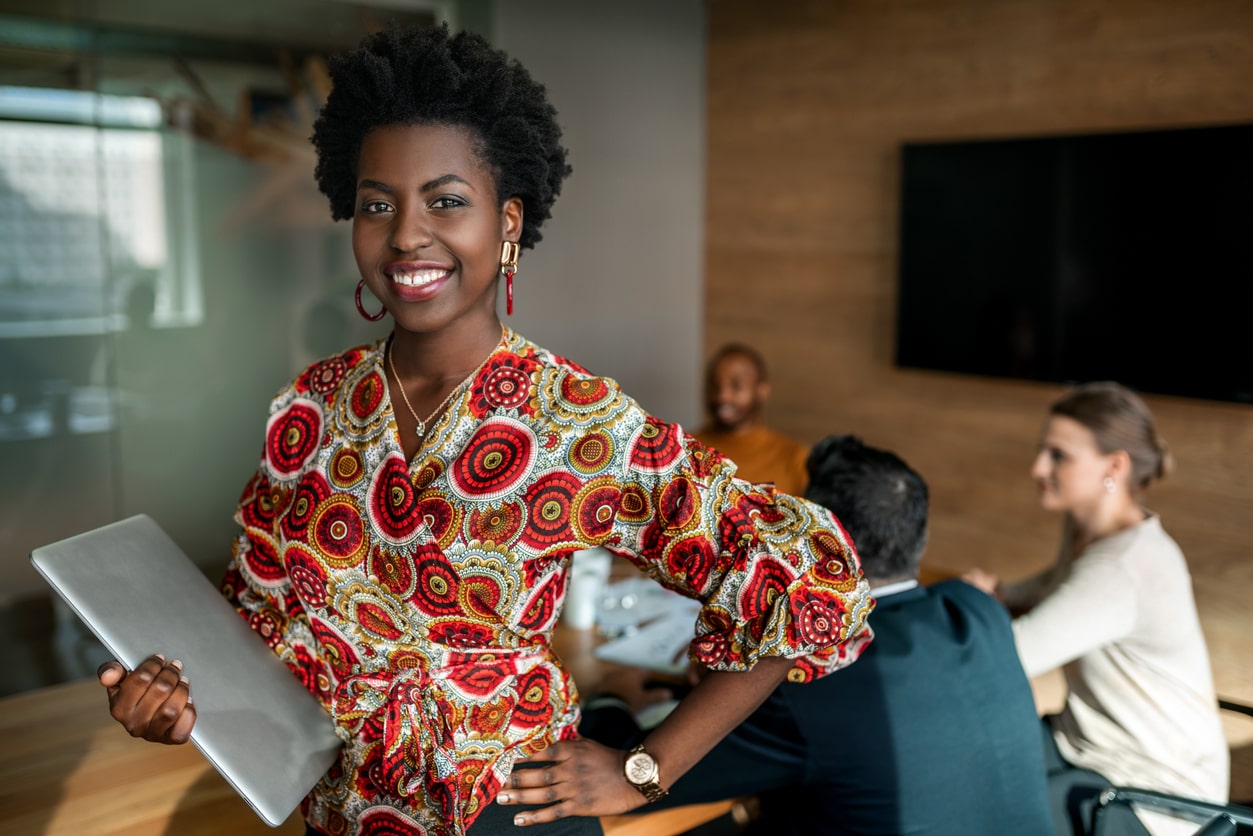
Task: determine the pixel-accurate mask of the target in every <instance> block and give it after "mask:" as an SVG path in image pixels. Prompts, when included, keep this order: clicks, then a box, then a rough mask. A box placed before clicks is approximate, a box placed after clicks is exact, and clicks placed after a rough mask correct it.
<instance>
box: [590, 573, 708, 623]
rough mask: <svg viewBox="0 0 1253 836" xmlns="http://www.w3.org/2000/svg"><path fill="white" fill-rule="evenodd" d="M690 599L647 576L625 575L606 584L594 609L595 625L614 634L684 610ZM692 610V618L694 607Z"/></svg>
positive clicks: (686, 608) (687, 608)
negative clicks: (598, 603) (595, 609)
mask: <svg viewBox="0 0 1253 836" xmlns="http://www.w3.org/2000/svg"><path fill="white" fill-rule="evenodd" d="M691 603H692V599H691V598H686V597H684V596H682V595H680V594H679V593H677V592H675V591H674V590H672V589H666V588H665V587H664V586H662V585H661V584H659V583H657V582H656V581H654V580H652V579H650V578H625V579H623V580H620V581H615V582H614V583H611V584H609V585H608V586H607V587H605V591H604V593H603V594H602V596H601V600H600V606H599V607H598V608H597V611H596V626H598V627H599V628H600V629H601V630H602V631H604V632H605V633H607V634H609V635H615V634H618V633H622V632H624V631H627V630H630V629H632V628H635V627H639V626H640V625H642V624H644V623H645V622H648V621H652V620H653V619H656V618H662V617H664V616H667V615H669V614H671V613H677V612H684V613H686V612H688V611H689V607H690V605H691ZM698 609H699V606H698ZM691 612H692V614H693V618H695V612H696V610H691ZM688 632H691V631H690V630H689V631H688ZM689 638H690V637H689Z"/></svg>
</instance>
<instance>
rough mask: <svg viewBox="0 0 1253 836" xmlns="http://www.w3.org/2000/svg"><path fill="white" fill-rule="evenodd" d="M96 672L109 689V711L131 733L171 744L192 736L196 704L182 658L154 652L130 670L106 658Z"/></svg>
mask: <svg viewBox="0 0 1253 836" xmlns="http://www.w3.org/2000/svg"><path fill="white" fill-rule="evenodd" d="M96 676H97V677H99V679H100V684H101V685H103V686H104V687H105V689H106V690H107V691H108V692H109V713H110V714H111V715H113V719H114V720H117V721H118V722H119V723H121V724H122V725H123V726H124V727H125V728H126V731H127V732H129V733H130V735H131V737H142V738H143V739H144V740H151V741H152V742H154V743H170V744H181V743H186V742H187V741H188V740H189V739H190V738H191V729H192V726H193V725H195V723H196V707H195V706H194V705H193V704H192V701H191V683H190V682H189V681H188V680H187V677H185V676H183V664H182V662H180V661H178V660H177V659H174V660H172V661H169V662H167V661H166V660H165V657H163V656H161V655H160V654H154V655H152V656H149V657H148V658H147V659H145V660H144V661H143V662H141V663H140V664H139V666H138V667H137V668H135V670H133V671H129V672H128V671H127V670H126V668H125V667H123V666H122V663H121V662H116V661H115V662H105V663H104V664H103V665H101V666H100V669H99V670H98V671H96Z"/></svg>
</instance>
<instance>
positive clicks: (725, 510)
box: [606, 416, 874, 682]
mask: <svg viewBox="0 0 1253 836" xmlns="http://www.w3.org/2000/svg"><path fill="white" fill-rule="evenodd" d="M622 485H623V492H622V496H621V499H620V502H619V506H618V513H617V516H616V519H615V532H614V534H615V536H614V537H613V538H611V540H610V541H609V542H607V543H606V546H607V547H608V548H610V549H612V550H614V551H617V552H618V553H620V554H623V555H625V556H626V557H627V558H628V559H630V560H631V561H632V562H634V563H635V564H636V565H637V566H638V567H639V568H640V569H642V570H643V571H644V572H646V573H648V574H649V575H651V576H652V577H654V578H655V579H656V580H658V581H659V582H661V583H662V584H663V585H665V586H666V587H669V588H670V589H674V590H676V591H678V592H680V593H682V594H684V595H687V596H689V597H693V598H698V599H699V600H701V601H702V602H703V603H704V606H703V607H702V609H701V611H700V615H699V617H698V619H697V623H696V635H695V638H694V639H693V641H692V643H691V650H690V655H691V658H693V659H695V660H696V661H698V662H700V663H701V664H703V665H705V666H707V667H709V668H712V669H714V670H745V669H748V668H751V667H752V666H753V665H754V664H755V662H756V661H757V659H759V658H761V657H771V656H780V657H785V658H789V659H792V660H794V662H795V664H794V666H793V668H792V670H791V671H790V672H789V674H788V678H789V679H790V680H791V681H794V682H797V681H800V682H803V681H807V680H810V679H813V678H816V677H819V676H822V675H825V674H826V673H829V672H830V671H833V670H835V669H837V668H839V667H842V666H843V665H846V664H848V663H850V662H852V661H853V660H855V659H856V658H857V657H858V656H859V655H860V653H861V651H862V650H863V649H864V648H865V646H866V645H867V644H868V643H869V641H870V639H871V635H872V634H871V631H870V628H869V626H868V625H867V622H866V618H867V616H868V615H869V614H870V611H871V609H872V608H873V606H874V600H873V598H872V597H871V595H870V589H869V585H868V584H867V583H866V580H865V579H864V578H863V577H862V573H861V567H860V565H859V562H858V559H857V554H856V552H855V551H854V549H853V544H852V542H851V541H850V539H849V538H848V536H847V535H846V534H845V532H844V530H843V528H842V527H841V526H840V524H839V522H838V521H837V520H836V519H835V517H834V516H832V514H831V513H830V512H829V511H827V510H825V509H824V508H821V507H820V506H818V505H815V504H813V503H811V502H807V501H805V500H803V499H799V498H796V497H793V496H789V495H787V494H781V493H776V492H775V491H774V489H773V488H772V487H771V486H769V485H753V484H750V483H748V482H745V481H743V480H741V479H737V478H735V466H734V464H732V463H731V462H730V461H729V460H727V459H725V458H724V457H722V456H721V455H720V454H719V453H717V452H716V451H714V450H712V449H710V448H707V447H705V446H703V445H702V444H700V443H699V442H698V441H696V440H695V439H694V438H692V437H691V436H689V435H687V434H685V433H684V432H683V430H682V429H681V428H680V427H679V426H677V425H675V424H667V423H665V422H662V421H659V420H657V419H655V418H652V417H647V416H646V417H645V418H644V420H643V421H642V422H641V424H640V426H639V428H638V429H637V430H636V431H635V434H634V436H633V437H632V439H631V441H630V444H629V450H628V454H627V456H626V462H625V473H624V475H623V478H622Z"/></svg>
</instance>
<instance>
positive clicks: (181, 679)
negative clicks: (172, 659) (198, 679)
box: [178, 676, 191, 688]
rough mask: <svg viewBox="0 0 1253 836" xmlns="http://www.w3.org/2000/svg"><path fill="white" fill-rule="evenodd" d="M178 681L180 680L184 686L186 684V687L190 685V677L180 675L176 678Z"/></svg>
mask: <svg viewBox="0 0 1253 836" xmlns="http://www.w3.org/2000/svg"><path fill="white" fill-rule="evenodd" d="M178 681H179V682H181V683H183V684H184V685H186V686H187V687H189V688H190V687H191V680H190V679H188V678H187V677H185V676H180V677H179V678H178Z"/></svg>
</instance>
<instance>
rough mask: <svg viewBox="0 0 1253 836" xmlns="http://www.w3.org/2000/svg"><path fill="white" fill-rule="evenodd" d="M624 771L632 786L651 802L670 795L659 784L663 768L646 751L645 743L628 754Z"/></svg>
mask: <svg viewBox="0 0 1253 836" xmlns="http://www.w3.org/2000/svg"><path fill="white" fill-rule="evenodd" d="M623 771H624V772H625V773H626V779H627V781H628V782H629V783H630V784H631V786H633V787H635V788H636V789H637V790H639V791H640V792H641V793H642V794H643V796H644V797H645V798H647V799H648V800H649V801H657V800H658V799H661V798H665V797H666V795H667V794H668V793H667V792H666V791H665V790H664V789H662V787H661V784H660V783H659V782H660V780H661V767H659V766H658V765H657V759H656V758H654V757H653V756H652V755H650V754H648V752H646V751H645V750H644V744H643V743H641V744H640V745H639V746H636V747H635V748H634V749H632V750H631V751H629V752H627V756H626V763H625V764H624V765H623Z"/></svg>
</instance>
